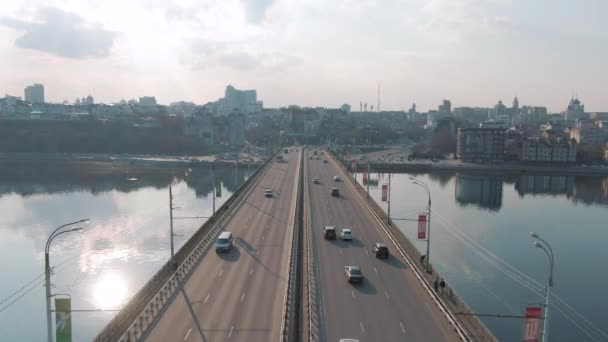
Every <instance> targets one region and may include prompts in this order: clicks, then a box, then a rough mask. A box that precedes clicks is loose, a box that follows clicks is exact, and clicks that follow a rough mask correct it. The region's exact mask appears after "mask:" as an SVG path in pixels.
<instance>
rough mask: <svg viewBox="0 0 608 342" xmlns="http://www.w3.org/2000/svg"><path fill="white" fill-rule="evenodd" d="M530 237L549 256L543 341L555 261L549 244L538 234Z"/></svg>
mask: <svg viewBox="0 0 608 342" xmlns="http://www.w3.org/2000/svg"><path fill="white" fill-rule="evenodd" d="M530 237H532V238H533V239H534V246H536V247H538V248H540V249H542V250H543V252H545V254H547V257H548V258H549V281H548V283H547V290H546V291H545V318H544V324H543V339H542V341H543V342H548V341H549V296H550V293H551V288H553V265H554V262H555V259H554V256H553V249H552V248H551V245H549V243H548V242H547V241H545V240H543V239H542V238H541V237H540V236H538V234H536V233H534V232H531V233H530Z"/></svg>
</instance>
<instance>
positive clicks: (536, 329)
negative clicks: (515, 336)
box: [524, 306, 542, 342]
mask: <svg viewBox="0 0 608 342" xmlns="http://www.w3.org/2000/svg"><path fill="white" fill-rule="evenodd" d="M541 317H542V309H541V308H540V307H537V306H529V307H527V308H526V321H525V323H524V324H525V325H524V342H538V336H539V334H540V319H541Z"/></svg>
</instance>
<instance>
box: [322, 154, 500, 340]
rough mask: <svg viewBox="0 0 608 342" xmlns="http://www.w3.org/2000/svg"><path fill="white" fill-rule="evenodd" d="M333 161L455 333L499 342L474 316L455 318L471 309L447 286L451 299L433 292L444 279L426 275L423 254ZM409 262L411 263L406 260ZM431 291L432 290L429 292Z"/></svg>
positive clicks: (433, 272)
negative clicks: (375, 218) (398, 250)
mask: <svg viewBox="0 0 608 342" xmlns="http://www.w3.org/2000/svg"><path fill="white" fill-rule="evenodd" d="M330 156H331V157H332V162H333V163H334V164H335V165H336V166H338V167H339V168H340V169H341V170H342V171H343V173H344V174H345V175H346V179H345V180H348V181H349V182H350V183H351V185H352V186H353V187H354V188H355V191H357V192H358V193H359V195H360V196H361V198H363V200H364V201H365V202H366V203H367V205H368V206H369V208H370V209H371V210H372V213H373V214H374V215H375V216H376V217H377V218H378V221H379V222H380V223H381V225H382V226H383V228H384V229H385V230H386V231H387V233H388V235H389V237H391V238H393V239H394V242H395V243H396V244H397V245H398V247H400V248H402V250H403V252H404V253H405V254H406V256H407V257H408V258H409V262H408V263H409V264H411V265H412V266H413V267H415V268H416V273H417V274H418V276H419V279H420V280H421V281H423V282H424V283H423V286H424V287H425V288H426V289H427V290H428V291H427V292H429V294H430V295H431V297H432V298H433V300H434V301H435V303H436V304H438V305H439V307H440V309H441V310H444V311H445V312H446V314H447V316H448V321H450V324H452V325H455V324H456V325H457V326H454V328H455V330H456V331H458V330H459V329H461V328H464V330H465V332H462V334H461V336H463V337H464V340H466V341H484V342H486V341H487V342H496V341H498V339H497V338H496V337H495V336H494V335H493V334H492V332H491V331H490V330H489V329H488V328H487V327H486V326H485V324H483V322H482V321H481V320H480V319H479V318H478V317H477V316H474V315H458V316H457V315H455V313H464V314H473V312H472V311H471V309H470V308H469V307H468V306H467V305H466V304H465V302H464V301H463V300H462V299H461V298H460V297H459V296H458V295H457V294H456V292H455V291H454V290H453V289H452V288H450V287H449V285H446V287H445V289H444V292H445V293H447V294H449V296H443V295H442V294H439V293H436V292H435V291H434V290H432V289H433V285H432V283H433V280H434V279H435V278H436V277H440V278H441V276H440V275H439V274H438V273H437V272H436V271H435V270H434V269H433V268H432V265H431V273H430V274H429V273H427V272H426V269H425V268H424V267H423V265H422V264H421V263H420V262H419V261H420V257H421V256H422V254H421V253H420V252H419V251H418V249H417V248H416V247H415V246H414V245H413V244H412V242H411V241H410V240H409V239H408V238H407V237H406V236H405V235H404V234H403V233H402V232H401V231H400V230H399V228H398V227H396V226H395V225H394V224H391V225H388V224H386V223H385V222H387V219H388V217H387V215H386V213H385V212H384V210H383V209H382V208H381V207H380V206H379V205H378V203H376V201H374V200H373V199H372V198H367V192H366V190H365V189H364V188H363V186H361V185H360V184H359V183H357V181H356V180H355V178H354V177H353V175H352V174H351V173H350V172H349V170H348V169H347V166H346V165H344V164H343V163H341V162H339V161H338V159H337V158H336V157H335V156H334V155H333V153H330ZM406 261H408V260H406ZM429 289H431V290H429Z"/></svg>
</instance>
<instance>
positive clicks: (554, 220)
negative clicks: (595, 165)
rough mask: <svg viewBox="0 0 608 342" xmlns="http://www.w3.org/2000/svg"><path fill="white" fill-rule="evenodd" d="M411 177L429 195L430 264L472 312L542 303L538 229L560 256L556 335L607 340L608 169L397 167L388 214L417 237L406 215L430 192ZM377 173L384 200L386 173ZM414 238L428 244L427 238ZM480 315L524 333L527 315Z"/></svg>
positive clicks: (511, 334) (511, 335)
mask: <svg viewBox="0 0 608 342" xmlns="http://www.w3.org/2000/svg"><path fill="white" fill-rule="evenodd" d="M410 176H413V177H415V178H416V179H419V180H421V181H422V182H424V183H426V184H427V186H428V187H429V190H430V193H431V197H432V216H431V252H430V256H431V257H430V258H431V263H432V264H433V265H434V267H435V268H436V269H437V270H438V271H439V273H440V274H442V275H443V276H444V278H445V279H446V282H448V283H449V284H450V285H451V286H452V287H453V288H454V289H455V290H456V292H457V293H458V294H459V295H460V296H461V297H462V298H463V299H464V300H465V302H466V303H467V304H468V305H469V306H470V307H471V308H472V310H473V311H474V312H475V313H478V314H489V315H498V314H501V315H513V316H518V315H519V316H521V315H524V314H525V308H526V306H527V305H534V304H539V303H542V302H543V301H544V298H543V295H544V286H545V285H546V284H547V280H548V276H549V259H548V257H547V255H546V254H545V253H544V252H543V251H542V250H541V249H538V248H536V247H535V246H534V245H533V240H532V238H531V237H530V232H532V231H534V232H536V233H537V234H538V235H539V236H540V237H542V238H543V239H544V240H546V241H547V242H549V243H550V245H551V247H552V249H553V252H554V255H555V266H554V270H555V271H554V287H553V289H552V292H553V294H554V296H552V297H551V302H552V304H553V305H555V306H556V307H553V305H552V306H550V315H549V317H550V320H549V322H550V324H549V327H550V333H549V337H550V338H551V340H552V341H596V340H597V341H608V329H607V328H608V315H606V314H605V308H606V306H607V305H608V291H606V286H605V284H606V283H608V272H606V270H607V269H608V264H607V260H608V248H606V243H607V242H608V229H607V228H608V177H579V176H556V175H552V176H545V175H530V174H521V175H500V174H456V173H434V174H421V175H408V174H393V175H392V177H391V188H392V191H391V196H390V197H391V198H390V199H391V217H392V218H393V219H394V221H393V222H394V223H395V224H397V225H398V226H399V228H400V229H401V231H402V232H404V233H405V235H406V236H408V238H410V239H411V240H412V241H417V240H416V239H417V236H416V235H417V229H418V228H417V227H418V223H417V222H416V221H406V220H401V219H417V215H418V214H419V213H422V212H424V211H425V210H426V205H427V194H426V192H425V190H424V189H423V188H422V187H420V186H417V185H415V184H413V183H412V181H411V180H410V179H409V177H410ZM357 178H358V181H359V182H362V175H360V174H359V175H358V176H357ZM370 179H371V180H372V182H370V183H371V184H372V185H371V186H370V194H371V196H372V197H373V198H374V199H375V200H376V201H378V202H379V203H380V202H381V185H382V184H387V183H388V181H389V177H388V175H387V174H372V175H371V177H370ZM378 184H379V185H378ZM382 207H383V208H384V210H385V211H387V209H388V203H387V202H384V203H383V204H382ZM415 244H416V246H417V248H418V249H419V250H420V251H421V252H423V254H424V253H425V252H426V242H424V241H417V242H415ZM511 267H512V268H511ZM520 272H521V273H520ZM527 277H530V278H527ZM579 315H582V316H579ZM570 319H571V320H572V321H573V322H574V323H573V322H572V321H570ZM482 320H483V321H484V322H485V323H486V325H487V326H488V327H489V328H490V329H491V330H492V332H493V333H494V334H495V335H496V336H497V337H498V338H499V339H500V340H501V341H521V340H523V330H524V325H523V320H522V319H518V318H492V317H483V318H482ZM594 328H599V329H602V330H603V332H599V331H597V330H595V329H594Z"/></svg>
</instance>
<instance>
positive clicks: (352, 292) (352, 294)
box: [350, 290, 355, 299]
mask: <svg viewBox="0 0 608 342" xmlns="http://www.w3.org/2000/svg"><path fill="white" fill-rule="evenodd" d="M350 295H351V296H353V299H355V291H352V290H351V291H350Z"/></svg>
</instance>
